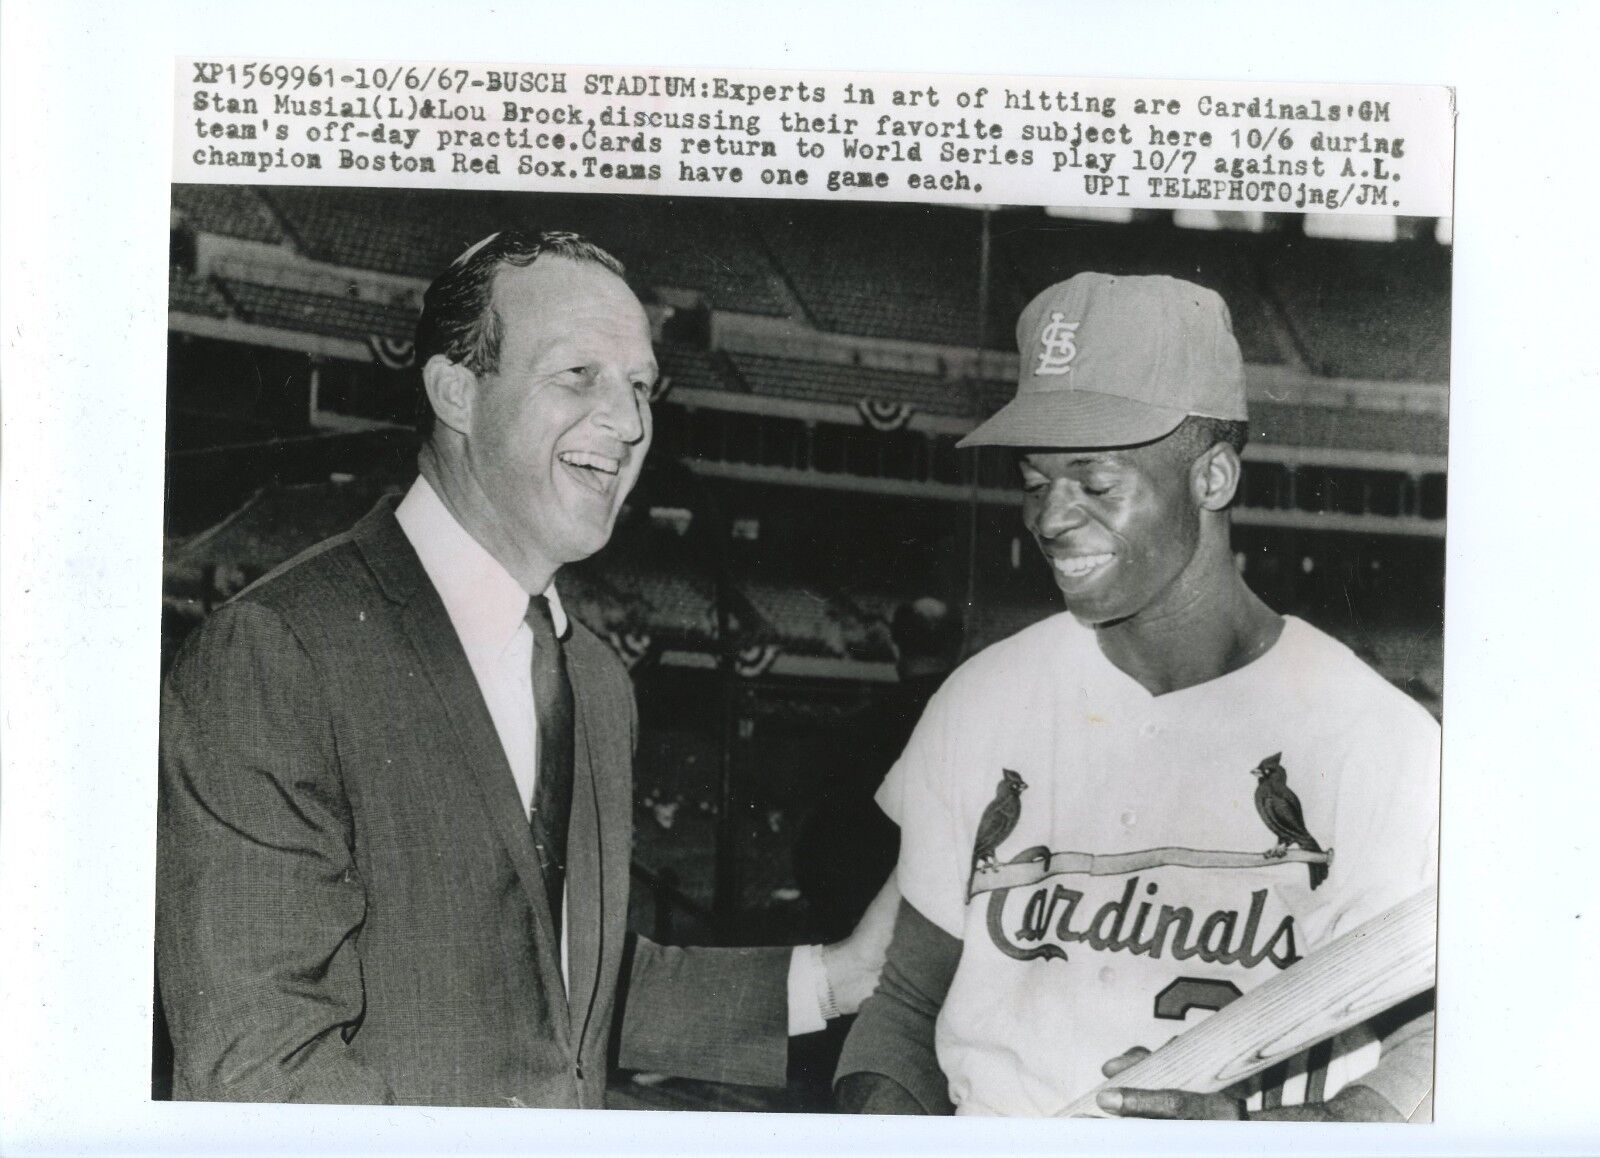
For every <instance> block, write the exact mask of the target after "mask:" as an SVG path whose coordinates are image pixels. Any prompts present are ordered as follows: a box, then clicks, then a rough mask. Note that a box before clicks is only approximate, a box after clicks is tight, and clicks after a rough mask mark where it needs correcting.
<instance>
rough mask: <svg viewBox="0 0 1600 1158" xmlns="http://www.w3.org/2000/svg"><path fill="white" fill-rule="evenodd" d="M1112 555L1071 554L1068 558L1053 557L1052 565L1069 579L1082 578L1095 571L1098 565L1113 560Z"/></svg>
mask: <svg viewBox="0 0 1600 1158" xmlns="http://www.w3.org/2000/svg"><path fill="white" fill-rule="evenodd" d="M1111 558H1112V556H1111V555H1110V554H1109V553H1107V554H1104V555H1070V556H1068V557H1066V558H1061V559H1052V560H1051V561H1050V562H1051V565H1052V566H1053V567H1055V569H1056V570H1057V571H1059V572H1061V573H1062V574H1063V575H1065V576H1067V577H1068V578H1069V579H1080V578H1082V577H1083V576H1085V575H1087V574H1088V573H1089V572H1091V571H1093V570H1094V569H1095V568H1096V567H1101V566H1104V565H1105V564H1107V563H1109V562H1111Z"/></svg>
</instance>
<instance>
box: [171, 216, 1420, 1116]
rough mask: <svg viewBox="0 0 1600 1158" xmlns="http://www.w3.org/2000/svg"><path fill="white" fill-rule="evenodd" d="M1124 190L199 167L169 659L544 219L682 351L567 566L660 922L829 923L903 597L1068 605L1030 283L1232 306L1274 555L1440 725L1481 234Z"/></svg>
mask: <svg viewBox="0 0 1600 1158" xmlns="http://www.w3.org/2000/svg"><path fill="white" fill-rule="evenodd" d="M1104 216H1105V215H1092V216H1091V215H1083V214H1080V215H1078V216H1068V215H1063V214H1059V213H1054V212H1051V211H1047V210H1043V209H1037V208H1002V209H987V210H972V209H960V208H938V207H929V206H923V205H891V204H867V203H843V202H829V203H825V202H785V201H753V200H738V201H722V200H714V199H672V198H649V197H612V196H607V197H586V196H556V195H544V194H506V193H481V194H480V193H462V192H444V191H421V192H419V191H402V190H377V189H319V188H290V187H275V188H248V187H229V186H177V187H175V188H174V190H173V210H172V248H171V265H170V273H171V278H170V300H169V328H170V346H169V361H168V427H167V510H166V526H165V536H166V538H165V551H164V595H163V609H162V641H163V670H165V666H166V664H167V663H169V662H170V660H171V657H172V655H173V654H174V652H175V651H176V649H177V647H178V646H179V645H180V644H181V642H182V639H183V637H184V636H185V635H186V634H187V632H188V631H189V630H191V629H192V628H193V627H194V625H195V624H196V623H198V622H199V621H200V620H201V619H202V618H203V617H204V616H205V614H206V613H207V612H208V611H209V610H210V609H211V608H212V607H214V606H216V605H217V604H218V603H219V602H221V601H222V600H225V599H226V598H228V597H229V596H230V595H232V594H233V593H235V592H236V591H238V590H239V589H240V588H241V587H242V586H244V585H245V584H247V583H249V582H250V581H252V580H253V579H255V578H256V577H258V576H259V575H261V574H262V573H264V572H265V571H267V570H269V569H271V568H272V567H274V566H276V565H277V564H278V563H281V562H283V561H284V560H285V559H287V558H289V557H290V556H292V555H294V554H296V553H297V552H298V551H300V550H302V549H303V548H305V547H307V546H310V545H311V544H312V543H314V542H316V541H318V540H319V539H322V538H324V537H326V536H328V535H331V534H334V533H336V532H338V531H341V530H343V529H345V528H347V527H348V526H350V525H351V524H352V523H354V522H355V521H356V520H357V519H358V518H359V517H360V516H361V515H363V514H365V513H366V511H367V510H369V509H370V508H371V506H372V505H373V503H374V502H376V501H377V499H378V498H379V496H381V495H382V494H384V493H388V492H397V491H400V490H402V489H403V488H404V487H405V486H407V485H408V484H409V482H410V480H411V478H412V476H413V473H414V472H413V469H412V461H413V457H414V453H415V449H416V436H415V433H414V430H413V420H414V415H415V410H416V406H417V392H416V373H415V367H414V366H413V365H412V364H411V363H412V346H411V337H412V329H413V326H414V324H415V320H416V315H417V311H418V309H419V307H420V303H421V298H422V291H423V289H424V288H425V287H426V285H427V282H428V280H429V279H430V278H431V277H432V275H433V274H434V273H436V272H437V271H438V270H439V269H441V268H443V267H444V266H445V265H446V264H447V263H448V262H449V261H450V260H452V259H453V258H454V257H455V256H456V255H457V254H458V253H460V252H461V251H462V250H463V249H464V248H465V247H466V246H467V245H469V244H471V243H472V242H474V241H476V240H478V239H479V238H481V237H483V236H484V235H485V234H488V233H490V232H492V231H493V230H495V229H496V228H498V227H500V226H501V225H503V224H505V223H506V222H508V221H512V220H530V221H533V222H534V223H536V224H538V225H540V226H541V227H545V228H561V229H575V230H577V231H579V232H582V233H585V234H587V235H588V236H590V237H591V238H592V239H593V240H595V241H597V242H598V243H599V244H601V245H602V246H604V247H606V248H607V249H609V250H611V251H612V252H613V253H615V254H616V255H617V256H618V257H620V258H621V259H622V260H623V261H624V262H625V263H626V264H627V266H628V270H629V276H630V281H631V282H632V283H633V285H634V287H635V289H636V290H637V292H638V293H639V294H640V296H641V298H642V300H643V301H644V302H645V303H646V306H647V309H648V310H649V312H650V316H651V321H652V325H653V328H654V330H655V334H656V338H657V353H658V358H659V360H660V363H661V367H662V371H663V374H664V378H663V382H662V386H661V389H660V391H659V396H658V398H657V401H656V405H655V414H656V436H655V446H654V449H653V451H652V453H651V456H650V460H649V463H648V465H647V467H646V471H645V474H644V476H643V478H642V479H641V482H640V485H639V487H638V489H637V490H636V492H635V493H634V495H633V497H632V499H631V500H630V502H629V504H628V507H627V509H626V510H625V511H624V513H623V516H622V518H621V519H620V520H619V524H618V529H617V533H616V536H615V539H614V540H613V542H612V544H611V545H610V546H609V547H608V548H607V549H606V550H605V551H604V552H602V553H601V554H600V555H599V556H597V557H596V558H594V559H592V560H589V561H587V562H586V563H584V564H582V565H579V566H576V567H572V568H569V569H568V570H566V571H563V572H562V575H561V578H560V580H559V583H560V586H561V588H562V595H563V598H564V600H566V601H567V604H568V607H569V608H570V609H571V610H572V611H574V612H575V613H576V614H577V615H578V616H579V617H580V618H581V619H583V620H584V621H585V622H586V623H587V624H589V626H591V627H592V628H594V629H595V630H596V631H597V632H599V634H600V635H601V636H602V637H604V638H607V639H609V640H611V642H612V644H613V646H614V647H616V649H617V650H618V652H619V654H621V655H622V656H623V658H624V659H625V661H626V662H627V663H629V665H630V667H631V670H632V672H633V674H634V679H635V684H636V688H637V691H638V697H639V702H640V709H641V719H642V729H643V735H642V743H641V749H640V753H639V759H638V763H637V771H636V802H637V810H636V833H637V836H636V850H635V858H636V874H637V877H638V880H637V884H638V886H639V887H637V888H636V889H635V893H636V896H637V899H636V904H635V910H636V911H635V913H634V920H635V924H636V926H637V927H639V928H640V929H641V930H643V931H647V932H652V933H653V934H655V935H657V936H659V937H662V938H664V939H667V940H675V939H685V940H701V941H715V940H731V941H742V942H750V941H754V940H771V941H775V942H781V941H791V940H798V939H802V938H806V937H812V936H820V935H825V934H826V932H827V931H826V930H820V929H818V928H817V927H816V921H815V920H814V919H813V918H814V914H812V913H811V911H810V909H809V908H808V903H807V898H806V897H805V896H804V895H803V893H802V892H801V890H800V889H799V888H798V887H797V885H796V872H795V866H794V864H793V863H792V858H791V855H790V853H791V847H792V844H793V838H794V834H795V833H796V832H797V831H798V829H799V828H800V826H801V825H802V824H803V823H804V821H805V819H806V816H807V814H808V812H810V810H812V809H813V808H814V807H815V805H816V799H815V793H816V785H817V784H818V783H819V782H821V780H822V779H824V777H822V776H821V775H819V770H822V769H827V770H830V772H831V773H833V774H835V775H836V774H837V770H838V768H839V766H840V765H841V763H842V762H846V761H848V760H849V759H850V753H849V752H845V751H841V744H840V737H841V736H842V735H847V734H848V729H849V728H850V727H851V726H852V723H853V722H854V721H856V720H859V719H861V718H865V717H867V716H870V715H871V713H872V712H873V710H874V707H875V705H876V704H877V703H878V702H879V700H880V698H881V696H882V694H883V690H884V689H885V688H886V687H888V686H889V685H890V684H891V683H892V681H893V680H894V678H895V672H894V666H893V653H892V650H891V648H890V644H889V639H888V632H887V627H886V623H887V619H888V616H889V615H890V614H891V612H892V611H893V609H894V607H895V606H897V605H898V604H899V603H901V602H903V601H905V600H909V599H913V598H917V597H920V596H925V595H932V596H937V597H940V598H942V599H945V600H947V601H949V602H950V603H952V604H954V605H956V606H958V607H960V608H961V609H962V610H963V612H964V614H965V620H966V631H967V638H966V647H965V650H966V652H967V653H971V652H973V651H977V650H978V649H980V648H982V647H984V646H986V645H988V644H990V643H992V642H994V641H996V640H998V639H1001V638H1003V637H1005V636H1007V635H1009V634H1011V633H1012V632H1015V631H1017V630H1019V629H1020V628H1022V627H1024V626H1026V625H1028V624H1030V623H1032V622H1034V621H1036V620H1038V619H1040V618H1042V617H1044V616H1046V615H1049V614H1052V613H1053V612H1054V611H1055V610H1057V606H1058V605H1057V603H1056V600H1055V598H1054V594H1053V593H1054V588H1053V585H1052V584H1051V582H1050V579H1049V577H1048V574H1047V572H1046V569H1045V568H1044V567H1043V566H1041V565H1040V564H1039V563H1038V562H1037V560H1036V559H1035V557H1034V554H1033V549H1032V546H1031V544H1030V543H1028V542H1025V541H1024V537H1023V532H1022V528H1021V525H1020V518H1019V512H1020V498H1019V494H1018V490H1017V487H1016V485H1015V480H1014V477H1013V468H1012V467H1011V466H1010V464H1009V462H1008V461H1007V460H1006V458H1005V457H1004V456H1003V455H1000V454H994V455H989V454H987V453H985V454H984V455H980V456H971V455H969V454H968V453H966V452H961V453H958V452H957V451H956V450H955V442H956V440H957V439H958V438H959V437H960V436H961V435H962V434H963V433H965V432H966V431H967V430H968V429H970V428H971V427H972V426H973V425H974V424H975V422H976V421H977V419H978V418H979V417H980V416H983V415H985V414H987V413H989V412H991V411H992V410H993V409H995V408H996V407H997V406H998V405H1000V404H1001V403H1002V402H1003V401H1004V400H1005V399H1007V398H1008V397H1009V396H1010V394H1011V392H1012V385H1011V383H1013V382H1014V380H1015V377H1014V375H1015V364H1016V355H1015V351H1014V348H1013V346H1012V328H1013V325H1014V323H1015V320H1016V317H1017V314H1018V313H1019V312H1020V309H1021V307H1022V305H1023V304H1024V303H1025V302H1026V301H1027V300H1028V298H1029V297H1031V296H1032V295H1033V294H1034V293H1036V292H1037V291H1038V290H1040V289H1042V288H1043V287H1044V286H1046V285H1048V284H1050V283H1051V282H1054V281H1057V280H1059V279H1061V278H1064V277H1067V276H1070V275H1071V274H1073V273H1076V272H1078V271H1080V270H1085V269H1097V270H1103V271H1107V272H1113V273H1129V274H1134V273H1168V274H1172V275H1174V276H1178V277H1185V278H1189V279H1191V280H1194V281H1198V282H1200V283H1202V284H1205V285H1208V286H1210V287H1211V288H1213V289H1215V290H1217V291H1218V292H1219V293H1221V295H1222V296H1223V297H1224V298H1225V299H1226V300H1227V302H1228V305H1229V307H1230V309H1231V311H1232V314H1233V319H1234V326H1235V330H1236V332H1237V334H1238V336H1239V340H1240V344H1241V345H1242V347H1243V349H1244V355H1245V359H1246V362H1247V363H1248V366H1247V376H1248V386H1249V395H1250V408H1251V445H1250V447H1249V449H1248V451H1247V452H1246V456H1245V460H1246V475H1245V486H1244V494H1243V496H1242V499H1241V501H1240V503H1239V505H1238V507H1237V509H1236V512H1235V526H1236V530H1235V543H1236V547H1237V562H1238V565H1239V566H1240V567H1241V568H1242V570H1243V573H1244V574H1245V576H1246V578H1247V579H1248V580H1249V582H1250V583H1251V585H1252V586H1253V587H1255V588H1256V589H1257V590H1258V591H1259V592H1260V593H1261V594H1262V596H1263V597H1264V598H1265V599H1266V600H1267V601H1268V602H1269V603H1271V604H1272V605H1273V606H1274V607H1276V608H1278V609H1279V610H1281V611H1284V612H1290V613H1293V614H1297V615H1300V616H1302V617H1304V618H1306V619H1308V620H1310V621H1311V622H1313V623H1315V624H1317V625H1318V626H1320V627H1322V628H1324V629H1325V630H1328V631H1330V632H1332V633H1333V634H1334V635H1336V636H1338V637H1339V638H1341V639H1343V640H1344V641H1345V642H1346V643H1348V644H1349V645H1350V646H1351V647H1353V648H1354V649H1355V650H1356V651H1357V652H1358V653H1360V654H1361V655H1363V656H1364V657H1365V658H1366V659H1367V660H1368V661H1369V662H1371V663H1372V664H1373V665H1374V666H1375V667H1377V668H1378V669H1379V670H1380V671H1381V672H1382V673H1383V674H1384V675H1385V676H1386V677H1387V678H1388V679H1390V680H1391V681H1393V682H1394V683H1395V684H1397V685H1398V686H1400V687H1402V688H1403V689H1405V690H1406V691H1407V692H1409V693H1410V694H1411V695H1413V696H1414V697H1415V698H1416V699H1418V700H1419V701H1420V702H1421V703H1422V704H1424V706H1426V707H1427V708H1428V709H1429V710H1430V711H1432V712H1433V713H1434V714H1435V715H1438V714H1440V712H1441V695H1442V668H1443V662H1442V606H1443V584H1444V561H1443V560H1444V556H1443V547H1444V527H1445V454H1446V419H1447V404H1448V391H1447V383H1448V379H1449V339H1450V328H1449V327H1450V248H1449V245H1448V222H1434V221H1431V220H1415V219H1411V220H1407V219H1402V220H1398V221H1396V220H1395V219H1380V220H1378V221H1377V222H1376V223H1374V222H1372V221H1368V222H1366V225H1367V227H1368V229H1369V231H1371V232H1373V234H1374V236H1375V237H1376V238H1377V239H1374V240H1365V239H1352V238H1349V237H1329V236H1316V235H1315V234H1316V233H1317V232H1318V228H1317V225H1318V223H1317V220H1316V219H1308V218H1304V217H1299V216H1293V215H1285V216H1281V217H1271V216H1264V215H1259V214H1257V215H1218V214H1192V215H1183V214H1180V215H1177V216H1174V215H1173V214H1171V213H1159V214H1158V213H1144V212H1127V213H1123V214H1120V215H1119V216H1118V219H1116V220H1107V219H1104ZM1096 218H1098V219H1096ZM1374 225H1375V228H1374ZM884 770H885V769H883V768H861V769H858V770H855V771H854V772H852V773H851V774H853V775H859V776H862V777H871V778H876V777H878V776H881V774H882V772H883V771H884ZM812 1076H813V1078H815V1077H816V1075H812ZM817 1080H821V1079H817ZM804 1085H805V1082H803V1081H802V1082H800V1083H799V1084H798V1087H797V1088H799V1087H803V1086H804ZM813 1085H815V1081H813ZM158 1087H159V1079H158ZM632 1089H633V1093H632V1094H631V1095H630V1096H631V1097H632V1099H633V1100H631V1101H629V1102H628V1103H627V1104H630V1105H650V1104H661V1105H671V1104H686V1105H692V1106H694V1107H695V1108H706V1107H707V1106H708V1105H710V1104H722V1105H731V1106H733V1107H734V1108H757V1104H756V1103H754V1102H751V1103H749V1104H746V1103H744V1102H741V1101H740V1099H739V1098H738V1097H737V1096H732V1095H729V1096H727V1097H721V1100H720V1101H719V1100H718V1099H715V1098H713V1099H711V1100H710V1101H708V1100H707V1097H706V1095H705V1094H704V1091H701V1092H699V1093H695V1092H692V1091H691V1092H682V1091H681V1090H680V1091H679V1092H678V1093H674V1092H673V1091H674V1089H677V1087H674V1086H673V1085H672V1084H671V1083H669V1084H668V1085H666V1086H663V1087H642V1086H636V1087H633V1088H632ZM729 1097H732V1100H731V1101H729V1100H728V1098H729ZM795 1097H796V1098H798V1099H799V1101H797V1102H795V1103H794V1104H793V1105H791V1106H788V1107H787V1108H797V1107H799V1106H800V1105H801V1104H802V1103H804V1101H805V1096H804V1091H803V1089H802V1090H801V1092H800V1093H799V1094H796V1095H795ZM674 1098H678V1099H679V1102H677V1103H675V1102H674V1100H673V1099H674ZM696 1098H698V1099H699V1100H698V1101H696V1100H695V1099H696ZM652 1099H653V1100H652ZM683 1099H687V1101H683ZM762 1105H767V1106H768V1107H769V1108H770V1105H769V1104H767V1103H763V1104H762Z"/></svg>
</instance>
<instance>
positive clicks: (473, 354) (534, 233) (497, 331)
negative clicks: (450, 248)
mask: <svg viewBox="0 0 1600 1158" xmlns="http://www.w3.org/2000/svg"><path fill="white" fill-rule="evenodd" d="M541 257H564V258H566V259H567V260H568V261H583V262H590V263H592V264H594V265H598V266H602V267H604V268H605V269H608V270H610V271H611V272H612V273H614V274H616V275H617V276H618V277H623V276H625V271H624V269H623V266H622V263H621V262H620V261H618V260H617V259H616V258H614V257H612V256H611V255H610V254H609V253H607V252H606V251H605V250H603V249H601V248H600V247H599V246H598V245H596V244H594V242H592V241H589V240H588V239H587V238H585V237H583V236H581V235H579V234H576V233H562V232H555V231H545V232H540V231H538V230H534V229H530V228H526V227H513V228H510V229H502V230H501V231H500V232H498V233H492V234H490V235H489V236H488V237H485V238H484V239H483V240H482V241H479V242H477V243H476V244H475V245H472V246H471V247H469V248H468V249H467V250H466V251H465V252H463V253H462V254H461V256H460V257H458V258H456V259H455V260H454V261H453V262H451V263H450V266H449V268H448V269H446V270H445V271H444V272H443V273H441V274H440V275H439V276H438V277H436V278H434V279H433V284H432V285H430V286H429V287H428V292H427V293H425V294H424V295H423V297H422V316H421V317H420V318H418V319H417V343H416V365H417V368H418V370H419V371H420V370H421V369H422V367H424V366H426V365H427V364H428V362H429V360H430V359H432V358H433V357H434V355H436V354H442V355H444V357H446V358H448V359H449V360H450V361H452V362H455V363H456V364H458V365H461V366H465V367H466V368H467V369H469V370H471V371H472V372H473V373H475V374H492V373H494V372H495V371H496V370H498V369H499V368H500V343H501V340H502V338H503V337H504V329H503V327H502V324H501V321H500V315H499V314H498V313H497V312H496V311H495V308H494V279H495V275H496V274H497V273H499V272H500V270H501V269H503V268H505V267H507V266H510V267H514V268H517V269H521V268H525V267H527V266H530V265H532V264H533V263H534V262H536V261H538V260H539V258H541ZM418 390H419V395H420V397H419V399H418V403H419V406H418V412H417V429H418V430H419V431H420V432H421V434H422V436H423V437H424V438H426V437H428V436H429V435H430V434H432V432H433V406H432V404H431V403H430V402H429V401H428V392H427V390H426V389H425V388H422V386H421V376H420V374H419V376H418Z"/></svg>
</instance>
